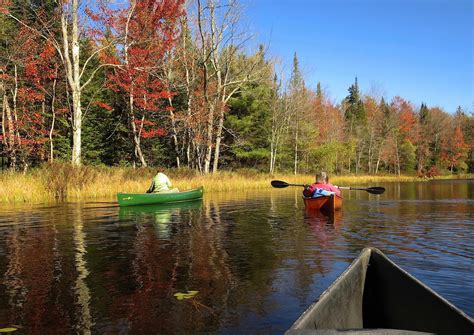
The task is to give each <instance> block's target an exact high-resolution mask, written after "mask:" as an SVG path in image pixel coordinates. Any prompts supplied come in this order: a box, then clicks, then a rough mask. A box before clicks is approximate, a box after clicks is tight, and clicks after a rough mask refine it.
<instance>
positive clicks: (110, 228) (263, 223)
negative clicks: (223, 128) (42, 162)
mask: <svg viewBox="0 0 474 335" xmlns="http://www.w3.org/2000/svg"><path fill="white" fill-rule="evenodd" d="M384 186H385V187H386V189H387V191H386V193H385V194H384V195H383V196H381V197H376V196H373V195H369V194H367V193H366V192H346V193H345V194H344V197H345V200H344V201H345V202H344V206H343V210H342V211H338V212H336V213H334V215H327V214H324V213H321V212H319V211H307V210H305V208H304V204H303V202H302V200H301V192H300V191H301V190H298V189H287V190H274V189H269V190H266V191H259V192H245V193H218V194H215V195H207V196H206V197H205V198H204V199H203V200H202V201H198V202H189V203H180V204H172V205H160V206H137V207H125V208H118V207H117V206H116V205H115V203H112V202H105V203H83V204H76V203H66V204H59V205H52V206H36V207H20V208H12V207H3V208H0V268H1V269H2V273H1V277H0V278H1V282H0V283H1V285H0V301H1V302H2V303H1V304H0V327H3V326H9V325H19V326H21V327H22V329H21V331H23V332H24V333H28V334H36V333H52V332H53V333H70V332H76V333H101V334H102V333H110V334H117V333H130V334H134V333H149V332H150V331H151V332H153V333H159V334H176V333H209V332H210V333H226V334H229V333H230V334H232V333H236V334H241V333H282V332H284V330H285V329H287V328H288V326H289V325H290V324H291V323H292V322H293V321H294V320H295V319H296V318H297V316H298V315H299V314H300V313H301V312H302V311H303V310H304V309H305V308H306V307H307V306H308V305H309V304H310V303H311V302H312V301H313V300H314V299H315V298H316V297H317V296H318V295H319V294H320V293H321V292H322V290H324V289H325V288H326V287H327V286H328V285H329V284H330V283H331V282H332V281H333V280H334V279H335V278H336V277H337V276H338V275H339V274H340V273H341V272H342V271H343V270H344V268H345V267H346V266H347V265H348V264H349V263H350V262H351V261H352V259H353V258H354V257H355V256H356V255H357V254H358V253H359V252H360V250H361V249H362V248H363V247H365V246H369V245H370V246H374V247H378V248H380V249H382V250H383V251H384V252H386V253H387V254H388V255H389V256H390V257H391V258H393V259H394V260H395V261H396V262H397V263H399V264H400V265H401V266H402V267H403V268H405V269H406V270H408V271H410V272H412V273H413V274H414V275H415V276H416V277H418V278H420V279H421V280H423V281H424V282H426V283H427V284H428V285H430V286H432V287H433V288H434V289H436V290H437V291H439V292H440V293H441V294H442V295H444V296H446V297H447V298H448V299H450V300H451V301H452V302H454V303H455V304H456V305H458V306H459V307H461V308H462V309H464V310H465V311H466V312H468V313H469V314H470V315H474V306H473V304H472V301H474V281H473V280H472V273H474V248H473V244H472V241H473V240H474V230H473V229H472V228H473V225H474V214H473V213H474V201H473V199H472V194H473V190H474V182H456V181H455V182H437V183H413V184H388V185H384ZM189 290H197V291H199V293H198V295H197V296H196V297H195V298H193V299H189V300H177V299H176V298H175V297H174V294H175V293H176V292H186V291H189Z"/></svg>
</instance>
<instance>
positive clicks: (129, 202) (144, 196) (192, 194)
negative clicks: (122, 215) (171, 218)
mask: <svg viewBox="0 0 474 335" xmlns="http://www.w3.org/2000/svg"><path fill="white" fill-rule="evenodd" d="M203 193H204V189H203V188H202V187H200V188H196V189H193V190H188V191H183V192H161V193H118V194H117V201H118V203H119V206H121V207H124V206H137V205H155V204H168V203H176V202H183V201H190V200H197V199H200V198H202V195H203Z"/></svg>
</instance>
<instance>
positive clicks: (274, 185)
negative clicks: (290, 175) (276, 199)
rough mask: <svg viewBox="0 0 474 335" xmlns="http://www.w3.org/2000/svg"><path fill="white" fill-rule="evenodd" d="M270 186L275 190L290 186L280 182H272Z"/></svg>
mask: <svg viewBox="0 0 474 335" xmlns="http://www.w3.org/2000/svg"><path fill="white" fill-rule="evenodd" d="M271 184H272V186H273V187H276V188H285V187H288V186H290V184H288V183H287V182H284V181H282V180H272V181H271Z"/></svg>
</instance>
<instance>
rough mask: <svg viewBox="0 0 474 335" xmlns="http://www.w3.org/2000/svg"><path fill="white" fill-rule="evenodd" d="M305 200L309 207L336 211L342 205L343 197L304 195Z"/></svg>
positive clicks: (306, 205)
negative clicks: (308, 196)
mask: <svg viewBox="0 0 474 335" xmlns="http://www.w3.org/2000/svg"><path fill="white" fill-rule="evenodd" d="M303 201H304V205H305V207H306V208H307V209H314V210H321V211H328V212H334V211H337V210H340V209H341V207H342V198H341V197H339V196H337V195H330V196H327V197H317V198H306V197H303Z"/></svg>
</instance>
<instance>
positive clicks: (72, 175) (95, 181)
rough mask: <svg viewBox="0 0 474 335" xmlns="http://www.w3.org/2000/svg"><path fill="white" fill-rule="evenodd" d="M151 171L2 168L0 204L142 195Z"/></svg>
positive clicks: (297, 180) (184, 175) (244, 185)
mask: <svg viewBox="0 0 474 335" xmlns="http://www.w3.org/2000/svg"><path fill="white" fill-rule="evenodd" d="M163 171H164V172H165V173H166V174H167V175H168V176H169V177H170V179H171V182H172V183H173V186H174V187H178V188H179V189H180V190H186V189H191V188H196V187H199V186H204V189H205V191H206V192H229V191H242V190H251V189H253V190H257V189H265V188H271V186H270V181H271V180H275V179H277V180H284V181H286V182H288V183H291V184H310V183H312V182H313V180H314V176H313V175H306V174H305V175H296V176H295V175H293V174H283V173H282V174H276V175H273V176H272V175H270V174H266V173H258V172H254V171H248V170H243V171H237V172H229V171H221V172H218V173H216V174H209V175H199V174H197V173H196V172H195V171H194V170H187V169H181V170H177V169H163ZM155 173H156V169H151V168H146V169H143V168H139V169H132V168H121V167H113V168H109V167H107V168H104V167H100V168H95V167H81V168H71V167H70V166H69V165H61V166H59V167H52V168H51V167H42V168H38V169H33V170H31V171H29V172H28V173H26V174H23V173H21V172H11V171H4V172H1V173H0V204H14V203H26V202H28V203H44V202H57V201H71V200H74V201H83V200H94V199H100V198H111V197H114V196H115V195H116V193H120V192H123V193H144V192H145V191H146V190H147V189H148V187H149V185H150V183H151V179H152V177H153V175H154V174H155ZM452 179H474V174H458V175H446V176H437V177H434V178H419V177H416V176H409V175H402V176H400V177H399V176H396V175H358V176H355V175H341V176H330V182H331V183H333V184H334V185H338V186H345V185H348V186H354V185H356V184H367V183H372V184H374V185H371V186H376V185H375V183H392V182H394V183H397V182H425V181H432V180H452Z"/></svg>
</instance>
